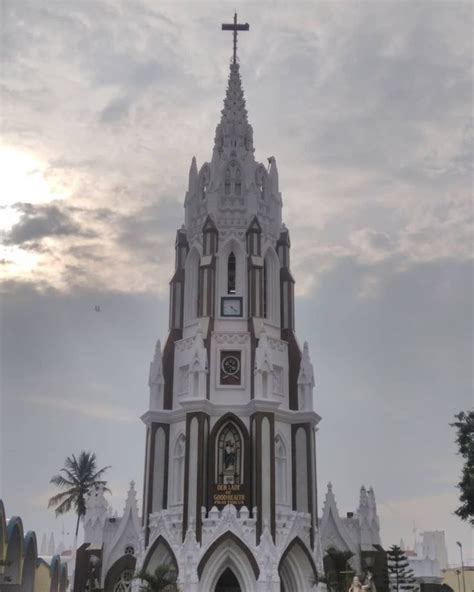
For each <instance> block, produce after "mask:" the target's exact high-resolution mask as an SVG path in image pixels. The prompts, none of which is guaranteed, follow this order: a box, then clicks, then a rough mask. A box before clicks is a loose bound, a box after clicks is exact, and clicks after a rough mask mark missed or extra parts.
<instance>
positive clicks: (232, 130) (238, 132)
mask: <svg viewBox="0 0 474 592" xmlns="http://www.w3.org/2000/svg"><path fill="white" fill-rule="evenodd" d="M221 114H222V115H221V121H220V123H219V124H218V126H217V128H216V136H215V140H214V153H213V160H214V159H225V160H228V159H230V158H232V157H237V158H240V159H242V160H244V159H245V158H246V157H247V155H248V154H252V155H253V152H254V148H253V130H252V126H251V125H250V124H249V122H248V117H247V109H246V107H245V97H244V91H243V89H242V80H241V78H240V71H239V64H237V63H235V64H231V65H230V74H229V82H228V85H227V92H226V96H225V99H224V108H223V109H222V111H221Z"/></svg>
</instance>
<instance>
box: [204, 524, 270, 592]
mask: <svg viewBox="0 0 474 592" xmlns="http://www.w3.org/2000/svg"><path fill="white" fill-rule="evenodd" d="M227 569H230V570H231V571H232V572H233V574H234V575H235V577H236V579H237V581H238V583H239V586H240V589H241V590H242V592H254V591H255V590H257V580H258V578H259V575H260V569H259V567H258V563H257V561H256V559H255V557H254V556H253V554H252V552H251V551H250V549H249V548H248V547H247V545H246V544H245V543H244V542H243V541H242V540H241V539H240V538H239V537H238V536H237V535H235V534H234V533H233V532H230V531H228V532H226V533H224V534H223V535H222V536H220V537H219V538H218V539H216V540H215V541H214V542H213V543H212V544H211V545H210V546H209V548H208V549H207V550H206V552H205V553H204V555H203V557H202V559H201V561H200V562H199V565H198V576H199V582H200V587H201V590H209V592H214V591H215V589H216V586H217V583H218V582H219V580H220V578H221V577H222V575H223V574H224V573H225V571H226V570H227Z"/></svg>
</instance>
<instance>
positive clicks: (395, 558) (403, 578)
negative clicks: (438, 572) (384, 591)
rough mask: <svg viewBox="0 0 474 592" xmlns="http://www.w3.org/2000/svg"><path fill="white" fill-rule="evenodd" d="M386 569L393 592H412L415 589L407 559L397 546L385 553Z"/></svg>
mask: <svg viewBox="0 0 474 592" xmlns="http://www.w3.org/2000/svg"><path fill="white" fill-rule="evenodd" d="M387 567H388V576H389V580H390V588H391V589H392V590H393V592H401V591H403V590H413V589H414V588H415V587H416V582H415V578H414V574H413V570H411V569H410V568H409V563H408V559H407V558H406V555H405V553H404V552H403V551H402V550H401V549H400V547H399V546H398V545H392V546H391V547H390V549H389V550H388V551H387Z"/></svg>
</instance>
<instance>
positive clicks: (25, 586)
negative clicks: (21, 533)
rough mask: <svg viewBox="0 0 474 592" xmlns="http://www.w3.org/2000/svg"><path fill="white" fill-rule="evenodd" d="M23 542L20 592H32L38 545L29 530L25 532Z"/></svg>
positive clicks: (33, 534)
mask: <svg viewBox="0 0 474 592" xmlns="http://www.w3.org/2000/svg"><path fill="white" fill-rule="evenodd" d="M24 544H25V550H24V559H23V574H22V578H21V580H22V582H21V592H33V591H34V588H35V574H36V561H37V559H38V546H37V542H36V535H35V533H34V532H32V531H29V532H27V533H26V536H25V543H24Z"/></svg>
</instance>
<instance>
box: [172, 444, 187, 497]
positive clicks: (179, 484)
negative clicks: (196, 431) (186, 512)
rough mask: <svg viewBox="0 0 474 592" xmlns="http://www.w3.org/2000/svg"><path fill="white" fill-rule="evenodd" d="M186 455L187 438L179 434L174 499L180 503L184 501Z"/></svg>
mask: <svg viewBox="0 0 474 592" xmlns="http://www.w3.org/2000/svg"><path fill="white" fill-rule="evenodd" d="M185 456H186V438H185V437H184V435H183V434H181V435H180V436H179V438H178V439H177V441H176V445H175V447H174V458H173V472H174V475H173V476H174V499H175V501H176V502H178V503H180V502H182V501H183V484H184V460H185Z"/></svg>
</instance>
